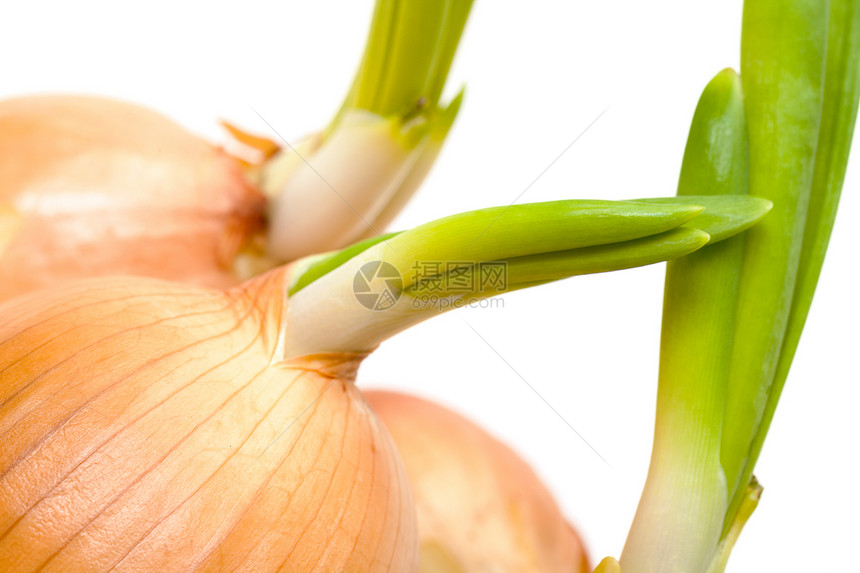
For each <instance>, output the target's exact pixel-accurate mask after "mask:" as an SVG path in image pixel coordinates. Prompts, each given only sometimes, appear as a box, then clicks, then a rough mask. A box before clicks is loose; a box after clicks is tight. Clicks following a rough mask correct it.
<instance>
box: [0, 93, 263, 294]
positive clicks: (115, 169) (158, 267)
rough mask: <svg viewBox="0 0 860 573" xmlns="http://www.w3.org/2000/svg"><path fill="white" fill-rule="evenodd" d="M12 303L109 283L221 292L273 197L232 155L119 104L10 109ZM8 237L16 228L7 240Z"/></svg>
mask: <svg viewBox="0 0 860 573" xmlns="http://www.w3.org/2000/svg"><path fill="white" fill-rule="evenodd" d="M0 158H2V160H0V213H2V212H3V211H4V210H5V211H7V212H8V211H11V212H14V213H17V215H18V218H19V219H20V221H19V223H20V224H19V225H18V227H17V229H16V230H9V228H8V226H6V225H4V224H3V221H2V214H0V235H2V234H4V232H5V233H6V234H7V235H10V236H9V237H8V238H7V239H6V247H5V250H4V249H3V248H2V243H3V239H2V238H0V300H4V299H7V298H9V297H11V296H14V295H16V294H19V293H22V292H26V291H29V290H33V289H36V288H40V287H44V286H48V285H52V284H56V283H58V282H61V281H65V280H69V279H74V278H81V277H88V276H99V275H105V274H135V275H147V276H154V277H162V278H170V279H176V280H182V281H188V282H192V283H197V284H205V285H209V286H228V285H232V284H235V283H236V282H238V281H237V279H236V278H235V276H234V273H233V272H232V266H233V262H234V260H235V258H236V256H237V254H238V253H239V251H240V249H242V247H243V246H245V245H247V244H248V242H249V241H250V240H251V239H252V238H253V236H254V234H255V233H256V232H257V231H259V230H260V229H261V226H262V222H263V218H262V216H263V208H264V205H265V200H264V198H263V196H262V194H261V193H260V192H259V191H257V190H256V189H255V188H254V187H253V186H251V185H250V184H249V183H248V182H247V181H246V180H245V177H244V175H243V172H242V168H241V165H240V164H239V163H238V162H237V161H236V160H234V159H233V158H231V157H230V156H229V155H227V154H226V153H224V152H223V151H221V150H220V149H217V148H215V147H212V146H211V145H209V144H208V143H206V142H204V141H203V140H201V139H198V138H197V137H195V136H193V135H191V134H189V133H188V132H186V131H185V130H183V129H182V128H181V127H179V126H178V125H176V124H175V123H173V122H172V121H170V120H168V119H166V118H164V117H163V116H161V115H159V114H157V113H155V112H152V111H150V110H147V109H144V108H141V107H138V106H135V105H131V104H127V103H122V102H117V101H113V100H108V99H101V98H94V97H74V96H41V97H27V98H18V99H11V100H6V101H3V102H0ZM3 228H5V229H7V230H6V231H4V230H3Z"/></svg>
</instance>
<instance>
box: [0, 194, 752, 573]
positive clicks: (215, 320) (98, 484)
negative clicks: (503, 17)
mask: <svg viewBox="0 0 860 573" xmlns="http://www.w3.org/2000/svg"><path fill="white" fill-rule="evenodd" d="M700 199H701V200H700V201H697V202H696V203H697V204H698V206H696V205H673V204H649V203H635V202H617V203H612V202H598V201H567V202H555V203H547V204H532V205H515V206H512V207H509V208H497V209H488V210H483V211H477V212H472V213H463V214H460V215H456V216H452V217H449V218H446V219H443V220H440V221H436V222H433V223H428V224H426V225H423V226H420V227H417V228H415V229H412V230H410V231H406V232H403V233H401V234H399V235H396V236H395V237H391V238H389V239H388V240H386V241H383V242H379V243H377V244H375V245H367V244H366V245H364V246H363V247H366V248H365V250H363V251H361V252H359V253H357V254H355V256H353V257H352V258H351V259H349V260H347V261H345V262H344V261H341V260H340V259H339V258H338V257H337V256H333V257H332V256H330V257H327V258H324V259H321V258H317V259H315V261H312V262H311V263H310V264H296V265H294V266H291V267H282V268H278V269H276V270H274V271H271V272H270V273H268V274H265V275H263V276H261V277H258V278H256V279H253V280H251V281H249V282H247V283H244V284H242V285H240V286H238V287H235V288H233V289H229V290H226V291H223V290H211V289H203V288H198V287H193V286H190V285H183V284H179V283H171V282H166V281H159V280H156V279H141V278H133V277H126V278H113V279H91V280H88V281H81V282H77V283H71V284H70V285H67V286H65V287H62V288H58V289H53V290H47V291H42V292H37V293H31V294H29V295H25V296H22V297H19V298H17V299H14V300H10V301H7V302H6V303H4V304H3V305H0V443H2V444H3V449H2V454H0V563H2V565H3V567H4V568H5V569H9V570H14V571H34V570H39V569H45V568H48V569H55V570H76V569H86V570H89V571H103V570H108V569H117V570H135V571H136V570H141V569H148V570H193V569H225V570H232V569H245V570H253V571H273V570H299V571H311V570H330V571H343V570H345V571H386V570H396V571H408V570H412V569H413V568H414V567H415V566H416V559H417V537H416V531H415V523H414V511H413V508H412V499H411V497H410V495H409V486H408V482H407V480H406V477H405V475H404V472H403V468H402V466H401V464H400V461H399V459H398V457H397V454H396V452H395V450H394V446H393V444H392V443H391V439H390V437H389V435H388V434H387V432H386V431H385V429H384V428H383V427H382V425H381V424H380V423H379V421H378V419H377V418H376V416H375V415H374V414H373V412H372V411H370V409H369V408H368V407H367V406H366V404H365V403H364V401H363V400H362V399H361V395H360V393H359V391H358V390H357V389H356V388H355V386H354V384H353V380H354V376H355V371H356V369H357V368H358V366H359V364H360V362H361V360H362V359H363V358H364V356H366V355H367V353H368V352H369V351H371V350H373V348H374V347H375V346H376V345H377V344H378V343H379V342H381V341H382V340H383V339H384V338H386V337H388V336H390V335H392V334H393V333H395V332H397V331H399V330H401V329H403V328H405V327H406V326H408V325H409V324H412V323H415V322H418V321H420V320H422V319H424V318H426V317H428V316H432V315H433V314H436V313H438V312H439V310H438V309H436V310H432V311H431V310H428V309H424V308H421V306H420V305H419V306H417V307H416V306H413V305H412V304H411V303H412V302H415V301H420V298H418V296H416V295H417V293H418V292H419V291H418V290H417V286H418V282H420V281H414V280H410V278H409V275H408V270H409V269H410V268H411V267H412V266H413V265H414V264H415V263H417V262H422V261H425V262H426V261H436V262H441V263H443V264H445V263H450V262H453V261H461V262H462V261H469V260H473V261H475V264H478V265H480V263H481V262H491V261H506V262H507V264H508V265H509V269H510V270H511V271H512V278H511V279H510V280H509V281H508V282H507V284H501V285H500V284H496V285H494V288H493V292H492V293H490V292H475V293H467V294H468V295H469V296H473V297H478V298H480V297H485V296H490V295H491V294H496V293H497V292H504V291H508V290H513V289H515V288H523V287H525V286H528V285H530V284H536V283H540V282H545V281H549V280H555V279H559V278H563V277H565V276H571V275H575V274H582V273H586V272H597V271H602V270H611V269H613V268H627V267H630V266H637V265H641V264H648V263H652V262H656V261H658V260H666V259H669V258H674V257H677V256H681V255H684V254H688V253H690V252H692V251H695V250H696V249H698V248H700V247H701V246H702V245H704V244H705V243H706V242H707V241H708V240H709V235H708V231H709V230H710V231H713V232H714V235H715V236H723V235H726V234H731V232H733V231H734V232H737V231H740V230H742V229H744V228H746V227H748V226H749V225H751V224H753V223H755V221H757V220H758V219H760V218H761V217H762V216H763V214H764V212H766V210H767V207H768V203H767V201H764V200H757V199H753V198H741V199H739V200H738V201H734V202H732V203H733V208H732V213H733V214H731V215H727V216H725V217H720V216H717V217H713V216H712V217H711V218H710V219H707V220H704V221H703V222H704V223H705V224H704V225H702V227H703V228H704V229H703V230H702V229H697V228H693V227H682V226H683V225H685V224H688V223H692V222H694V221H696V218H697V217H696V216H697V215H698V214H699V213H701V212H702V210H703V208H704V209H705V210H710V211H711V212H712V214H714V212H716V213H715V214H716V215H720V206H721V205H724V204H725V203H724V202H717V203H715V204H713V205H710V204H709V200H708V198H707V197H702V198H700ZM744 204H745V205H746V207H745V208H740V209H738V208H737V207H738V206H741V205H744ZM493 217H495V218H497V219H498V218H504V219H505V225H504V229H505V231H504V232H499V231H496V230H491V229H488V228H487V225H486V224H487V222H488V221H489V220H491V219H492V218H493ZM494 227H498V228H501V226H500V225H496V226H494ZM724 231H728V232H727V233H726V232H724ZM648 240H653V242H652V243H651V244H650V246H649V248H648V249H647V250H642V249H641V244H642V241H648ZM363 247H362V248H363ZM553 253H555V254H554V255H553V256H552V257H551V258H550V259H548V260H547V261H546V262H545V264H544V265H542V266H543V268H540V266H539V267H534V266H533V263H534V261H535V260H539V258H540V257H544V256H547V255H550V254H553ZM595 253H599V255H596V254H595ZM368 262H369V263H371V268H375V269H378V268H379V267H380V266H381V265H382V263H385V264H387V265H390V266H391V268H394V269H402V270H403V271H404V274H403V280H402V282H401V283H400V284H399V286H398V285H396V284H394V282H396V281H394V277H392V276H391V275H390V274H385V275H383V276H382V277H378V278H382V281H381V283H382V284H383V285H385V286H386V288H385V289H383V290H382V291H381V294H386V293H387V294H388V295H389V296H394V297H395V298H396V297H399V302H398V304H399V303H400V302H404V301H409V303H408V304H407V305H406V306H405V307H404V306H397V304H394V305H392V306H387V307H377V306H376V305H368V304H367V298H366V297H365V298H362V297H360V296H358V295H360V294H361V295H366V294H368V293H367V292H365V291H364V289H363V288H358V287H356V279H357V278H358V277H361V278H362V279H364V278H367V268H366V267H365V265H366V264H367V263H368ZM300 263H301V262H300ZM314 263H315V264H314ZM444 268H446V269H449V268H450V270H449V271H448V272H455V271H456V269H458V268H460V267H457V266H454V267H448V266H446V267H444ZM321 270H328V272H324V273H320V271H321ZM311 271H313V272H315V273H316V276H317V278H316V279H315V280H311V281H310V282H307V281H304V283H303V281H302V274H303V273H306V272H311ZM391 281H394V282H391ZM301 284H304V286H303V287H299V286H298V285H301ZM447 288H448V291H447V292H446V293H445V294H446V296H460V295H453V293H452V292H451V287H450V285H449V287H447Z"/></svg>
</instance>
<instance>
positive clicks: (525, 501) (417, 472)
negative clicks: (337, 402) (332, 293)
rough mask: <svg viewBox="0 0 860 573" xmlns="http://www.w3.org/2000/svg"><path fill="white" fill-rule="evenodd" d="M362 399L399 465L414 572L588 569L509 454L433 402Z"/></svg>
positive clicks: (372, 395) (371, 394)
mask: <svg viewBox="0 0 860 573" xmlns="http://www.w3.org/2000/svg"><path fill="white" fill-rule="evenodd" d="M365 397H366V398H367V401H368V403H369V404H370V405H371V406H372V407H373V409H374V410H375V411H376V412H377V414H379V417H380V418H382V421H383V422H384V423H385V425H386V427H388V430H389V431H390V432H391V435H392V436H393V437H394V441H395V443H396V444H397V448H398V450H399V451H400V455H401V457H402V458H403V461H404V463H405V464H406V471H407V473H408V474H409V479H410V482H411V484H412V490H413V493H414V496H415V509H416V513H417V517H418V536H419V543H420V566H419V567H420V571H421V572H422V573H430V572H440V573H465V572H471V571H505V572H506V573H519V572H522V573H527V572H534V571H542V572H547V573H552V572H559V573H560V572H564V573H571V572H580V571H581V572H583V573H588V572H589V571H591V568H590V567H589V564H588V558H587V555H586V553H585V550H584V548H583V545H582V542H581V541H580V539H579V537H578V535H577V533H576V532H575V531H574V529H573V528H572V527H571V526H570V525H569V524H568V522H567V521H566V520H565V518H564V516H563V515H562V513H561V510H560V509H559V507H558V505H557V504H556V502H555V500H554V499H553V498H552V496H551V495H550V493H549V491H547V489H546V487H545V486H544V485H543V484H542V483H541V481H540V479H539V478H538V477H537V476H536V475H535V473H534V471H533V470H532V469H531V468H530V467H529V466H528V464H526V463H525V462H524V461H523V460H522V459H521V458H520V457H519V456H517V454H515V453H514V452H513V451H512V450H511V449H510V448H508V447H507V446H505V445H504V444H502V443H501V442H500V441H498V440H497V439H495V438H493V437H492V436H490V435H489V434H488V433H486V432H485V431H484V430H482V429H481V428H479V427H478V426H476V425H475V424H473V423H472V422H470V421H469V420H467V419H465V418H463V417H462V416H460V415H458V414H455V413H454V412H452V411H450V410H448V409H446V408H443V407H442V406H440V405H438V404H434V403H432V402H428V401H426V400H422V399H420V398H417V397H415V396H409V395H406V394H399V393H395V392H386V391H379V390H370V391H366V392H365Z"/></svg>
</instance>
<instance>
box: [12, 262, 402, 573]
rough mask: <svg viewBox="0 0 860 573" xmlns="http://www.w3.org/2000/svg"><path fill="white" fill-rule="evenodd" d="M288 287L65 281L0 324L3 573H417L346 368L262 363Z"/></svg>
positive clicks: (327, 359) (374, 434)
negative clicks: (223, 287)
mask: <svg viewBox="0 0 860 573" xmlns="http://www.w3.org/2000/svg"><path fill="white" fill-rule="evenodd" d="M286 275H287V271H285V270H282V269H279V270H276V271H273V272H271V273H269V274H266V275H263V276H261V277H259V278H258V279H255V280H253V281H251V282H249V283H247V284H244V285H242V286H239V287H237V288H234V289H232V290H227V291H215V290H205V289H198V288H196V287H192V286H186V285H180V284H175V283H170V282H164V281H159V280H156V279H131V278H121V277H120V278H109V279H100V280H92V281H81V282H79V283H74V284H73V285H72V286H69V287H67V288H65V289H62V290H51V291H43V292H41V293H34V294H32V295H28V296H24V297H20V298H18V299H15V300H13V301H9V302H7V303H6V304H5V305H2V306H0V316H2V317H3V320H2V321H0V443H2V444H3V448H2V456H0V569H3V570H7V571H35V570H37V569H38V570H41V569H45V570H52V571H105V570H108V569H112V568H116V569H117V570H121V571H123V570H124V571H141V570H149V571H189V570H234V569H235V570H244V571H275V570H283V571H410V570H413V569H414V567H415V561H416V555H417V543H416V532H415V522H414V509H413V506H412V500H411V494H410V490H409V485H408V481H407V480H406V477H405V473H404V470H403V468H402V464H401V462H400V461H399V458H398V456H397V453H396V450H395V447H394V445H393V443H392V441H391V439H390V436H389V435H388V433H387V431H386V430H385V428H384V427H383V426H382V424H381V423H380V422H379V420H378V419H377V418H376V416H375V414H374V413H373V412H372V411H371V410H370V408H369V407H368V406H367V404H366V403H365V402H364V400H363V399H362V397H361V395H360V393H359V392H358V390H357V389H356V388H355V386H354V384H353V376H354V373H355V369H356V366H357V364H358V362H359V361H360V359H361V358H362V355H350V354H341V355H314V356H308V357H304V358H302V359H300V360H291V361H279V360H277V358H276V350H277V346H278V340H279V338H280V335H279V332H280V331H281V330H282V329H283V327H284V325H283V323H282V317H283V310H284V304H285V303H284V292H285V280H286V278H285V277H286Z"/></svg>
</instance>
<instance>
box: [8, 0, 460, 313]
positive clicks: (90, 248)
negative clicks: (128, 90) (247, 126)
mask: <svg viewBox="0 0 860 573" xmlns="http://www.w3.org/2000/svg"><path fill="white" fill-rule="evenodd" d="M470 7H471V2H470V1H460V0H456V1H453V0H452V1H446V2H428V1H421V2H414V1H408V2H407V1H403V0H379V2H378V5H377V7H376V12H375V15H374V20H373V25H372V27H371V31H370V36H369V38H368V45H367V50H366V53H365V56H364V59H363V60H362V64H361V68H360V69H359V71H358V74H357V76H356V80H355V86H354V87H353V89H352V90H351V91H350V93H349V94H348V96H347V98H346V100H345V102H344V105H343V107H342V108H341V110H340V111H339V112H338V113H337V114H336V117H335V119H334V120H333V121H332V123H331V124H330V125H329V127H328V128H327V129H326V130H324V132H323V133H321V134H317V135H315V136H312V137H311V138H309V139H308V140H306V141H305V142H303V143H302V144H296V145H295V146H294V147H290V146H289V145H284V146H283V149H282V148H281V147H282V145H280V144H278V143H276V142H274V141H271V140H270V139H267V138H262V137H256V136H253V135H250V134H247V133H244V132H242V131H241V130H239V129H237V128H235V127H233V126H230V125H227V127H228V129H229V130H230V132H231V133H232V134H233V136H234V138H235V139H236V141H237V142H238V143H239V144H240V145H239V149H237V150H236V154H237V155H242V153H240V152H242V151H244V152H247V151H251V152H253V153H246V154H245V155H244V156H245V157H247V158H248V159H249V160H248V161H244V160H240V159H239V158H238V157H234V156H231V155H228V154H227V153H225V151H224V150H222V149H220V148H218V147H215V146H213V145H211V144H209V143H208V142H206V141H203V140H202V139H200V138H198V137H196V136H194V135H192V134H191V133H188V132H187V131H185V130H184V129H183V128H182V127H180V126H179V125H177V124H175V123H174V122H172V121H170V120H169V119H167V118H165V117H163V116H161V115H159V114H157V113H155V112H153V111H151V110H148V109H144V108H141V107H138V106H135V105H133V104H130V103H125V102H118V101H113V100H108V99H104V98H97V97H84V96H70V95H42V96H28V97H18V98H14V99H9V100H5V101H2V102H0V300H5V299H7V298H9V297H11V296H14V295H16V294H20V293H24V292H28V291H30V290H34V289H36V288H41V287H45V286H51V285H55V284H58V283H60V282H62V281H65V280H70V279H75V278H84V277H89V276H99V275H119V274H132V275H143V276H154V277H159V278H168V279H172V280H181V281H183V282H190V283H193V284H200V285H204V286H212V287H225V286H230V285H235V284H237V283H238V282H240V280H241V279H243V278H248V277H250V276H253V275H255V274H258V273H260V272H264V271H265V270H268V269H270V268H273V267H274V266H275V265H276V264H279V263H280V262H283V261H291V260H294V259H297V258H299V257H302V256H305V255H309V254H312V253H317V252H322V251H328V250H332V249H339V248H343V247H345V246H346V245H348V244H350V243H352V242H354V241H356V240H358V239H359V238H361V237H362V236H363V235H365V234H369V235H372V236H376V235H377V232H376V230H377V229H379V230H380V231H381V230H382V229H384V227H385V226H386V225H387V224H388V222H390V220H391V219H392V218H393V216H394V215H395V214H396V213H397V212H398V211H399V210H400V209H401V208H402V207H403V206H404V205H405V203H406V201H407V200H408V199H409V197H410V196H411V195H412V193H413V192H414V191H415V190H416V189H417V187H418V186H419V185H420V183H421V181H422V179H423V177H424V175H425V174H426V173H427V172H428V170H429V169H430V167H431V166H432V164H433V162H434V160H435V157H436V156H437V154H438V153H439V150H440V148H441V145H442V142H443V141H444V140H445V137H446V135H447V133H448V130H449V128H450V127H451V124H452V122H453V121H454V118H455V117H456V114H457V110H458V109H459V105H460V101H461V97H460V96H457V97H455V98H454V99H453V101H452V102H451V103H449V104H448V105H447V106H442V105H439V103H438V102H439V98H440V95H441V90H442V87H443V86H444V83H445V79H446V77H447V74H448V69H449V67H450V65H451V61H452V59H453V56H454V52H455V50H456V47H457V45H458V42H459V39H460V36H461V34H462V31H463V27H464V25H465V21H466V17H467V16H468V13H469V10H470ZM297 153H298V154H301V157H300V156H299V155H297ZM266 195H268V198H267V197H266Z"/></svg>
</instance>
